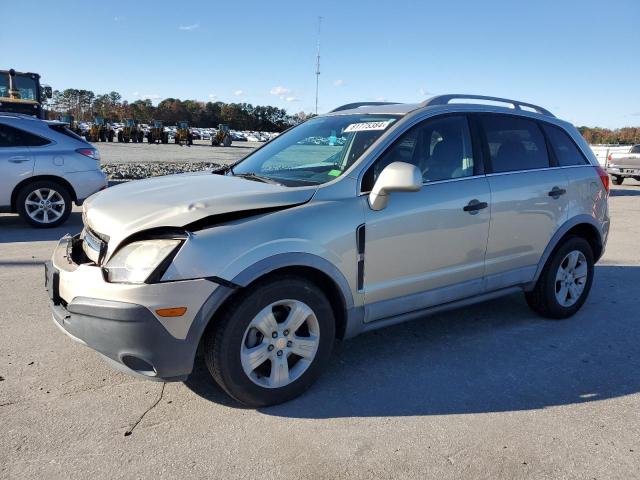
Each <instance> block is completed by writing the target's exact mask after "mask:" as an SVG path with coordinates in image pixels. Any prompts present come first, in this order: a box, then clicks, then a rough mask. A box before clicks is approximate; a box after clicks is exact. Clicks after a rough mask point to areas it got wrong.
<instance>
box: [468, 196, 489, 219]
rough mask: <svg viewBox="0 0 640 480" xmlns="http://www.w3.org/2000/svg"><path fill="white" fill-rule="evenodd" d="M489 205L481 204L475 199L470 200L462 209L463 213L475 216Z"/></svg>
mask: <svg viewBox="0 0 640 480" xmlns="http://www.w3.org/2000/svg"><path fill="white" fill-rule="evenodd" d="M488 206H489V204H488V203H487V202H481V201H479V200H477V199H475V198H474V199H473V200H471V201H470V202H469V203H468V204H466V205H465V206H464V207H463V208H462V209H463V210H464V211H465V212H469V213H470V214H471V215H475V214H477V213H478V212H479V211H480V210H483V209H485V208H487V207H488Z"/></svg>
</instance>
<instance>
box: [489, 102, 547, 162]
mask: <svg viewBox="0 0 640 480" xmlns="http://www.w3.org/2000/svg"><path fill="white" fill-rule="evenodd" d="M480 122H481V124H482V127H483V128H484V132H485V135H486V139H487V143H488V144H489V153H490V157H491V165H492V170H493V172H494V173H501V172H512V171H518V170H533V169H536V168H548V167H549V156H548V154H547V146H546V143H545V140H544V136H543V135H542V131H541V130H540V127H538V124H537V123H536V122H535V121H533V120H529V119H526V118H518V117H514V116H510V115H480Z"/></svg>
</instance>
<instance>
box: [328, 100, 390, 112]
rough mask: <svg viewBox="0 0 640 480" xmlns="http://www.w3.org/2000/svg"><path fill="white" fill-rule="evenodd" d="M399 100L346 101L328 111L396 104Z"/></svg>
mask: <svg viewBox="0 0 640 480" xmlns="http://www.w3.org/2000/svg"><path fill="white" fill-rule="evenodd" d="M399 103H400V102H356V103H347V104H345V105H340V106H339V107H337V108H334V109H333V110H331V111H330V112H329V113H333V112H340V111H342V110H351V109H352V108H358V107H373V106H375V105H398V104H399Z"/></svg>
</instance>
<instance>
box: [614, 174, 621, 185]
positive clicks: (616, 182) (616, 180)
mask: <svg viewBox="0 0 640 480" xmlns="http://www.w3.org/2000/svg"><path fill="white" fill-rule="evenodd" d="M611 181H612V182H613V184H614V185H622V182H624V177H621V176H620V175H613V177H612V178H611Z"/></svg>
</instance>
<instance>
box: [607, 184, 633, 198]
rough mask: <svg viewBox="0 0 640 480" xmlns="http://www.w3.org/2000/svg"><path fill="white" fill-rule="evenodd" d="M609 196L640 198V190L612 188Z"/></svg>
mask: <svg viewBox="0 0 640 480" xmlns="http://www.w3.org/2000/svg"><path fill="white" fill-rule="evenodd" d="M633 186H635V185H633ZM638 186H639V187H640V185H638ZM609 195H611V196H612V197H640V188H637V189H635V190H631V189H629V188H624V189H623V188H612V189H611V190H610V191H609Z"/></svg>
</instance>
